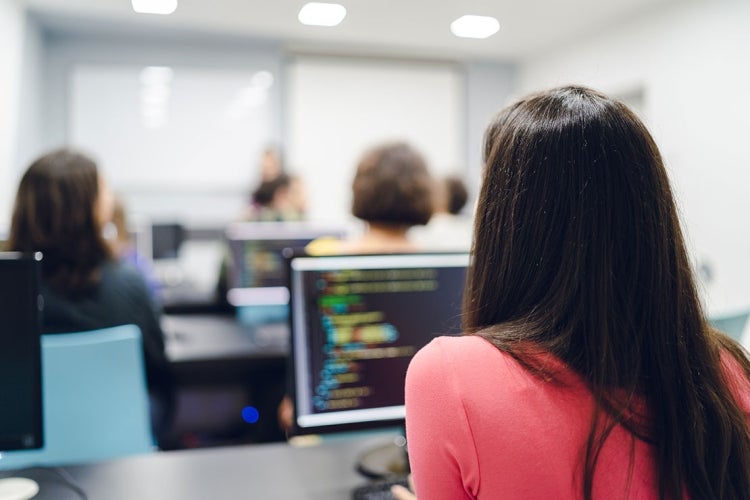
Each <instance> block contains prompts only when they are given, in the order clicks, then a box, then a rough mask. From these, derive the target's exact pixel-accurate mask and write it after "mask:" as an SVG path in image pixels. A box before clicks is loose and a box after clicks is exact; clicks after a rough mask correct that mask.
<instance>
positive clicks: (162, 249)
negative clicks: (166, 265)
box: [151, 223, 185, 260]
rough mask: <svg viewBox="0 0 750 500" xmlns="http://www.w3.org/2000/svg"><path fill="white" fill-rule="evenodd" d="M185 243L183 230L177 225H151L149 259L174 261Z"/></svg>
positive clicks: (180, 225)
mask: <svg viewBox="0 0 750 500" xmlns="http://www.w3.org/2000/svg"><path fill="white" fill-rule="evenodd" d="M184 241H185V228H184V227H183V226H182V224H177V223H154V224H151V258H152V259H153V260H165V259H170V260H171V259H176V258H178V257H179V253H180V247H181V246H182V243H183V242H184Z"/></svg>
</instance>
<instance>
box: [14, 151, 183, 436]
mask: <svg viewBox="0 0 750 500" xmlns="http://www.w3.org/2000/svg"><path fill="white" fill-rule="evenodd" d="M111 217H112V194H111V193H110V191H109V189H108V187H107V184H106V182H105V181H104V179H103V178H102V177H101V175H100V174H99V172H98V170H97V167H96V164H95V163H94V162H93V161H92V160H91V159H90V158H87V157H86V156H84V155H82V154H80V153H77V152H74V151H70V150H67V149H60V150H57V151H53V152H51V153H49V154H46V155H44V156H42V157H40V158H38V159H37V160H36V161H34V163H32V164H31V166H30V167H29V168H28V169H27V170H26V172H25V173H24V175H23V177H22V178H21V182H20V185H19V186H18V193H17V195H16V201H15V207H14V209H13V217H12V222H11V228H10V238H9V242H8V244H9V249H10V250H15V251H20V252H36V251H40V252H42V253H43V254H44V259H43V261H42V294H43V296H44V312H43V317H42V331H43V333H47V334H49V333H65V332H78V331H85V330H94V329H100V328H107V327H112V326H117V325H124V324H130V323H134V324H136V325H138V327H139V328H140V329H141V333H142V336H143V348H144V357H145V365H146V379H147V382H148V386H149V389H150V390H151V391H152V394H154V395H155V396H156V397H157V401H158V403H160V406H161V411H168V408H170V406H171V401H172V399H171V398H172V396H173V394H172V375H171V372H170V369H169V365H168V364H167V359H166V356H165V353H164V338H163V335H162V330H161V327H160V325H159V314H158V311H157V310H156V308H155V307H154V304H153V302H152V300H151V296H150V294H149V291H148V288H147V286H146V283H145V282H144V280H143V278H142V277H141V276H140V274H138V272H137V271H136V270H135V269H133V268H131V267H130V266H126V265H123V264H122V263H120V262H119V261H118V259H117V258H115V256H114V254H113V251H112V248H111V246H110V245H109V244H108V243H107V242H106V241H105V240H104V238H103V235H102V232H103V227H104V225H105V224H106V223H107V222H108V221H109V220H110V219H111ZM155 418H158V416H155ZM155 423H156V424H159V423H161V422H155ZM156 430H157V431H158V430H159V429H156Z"/></svg>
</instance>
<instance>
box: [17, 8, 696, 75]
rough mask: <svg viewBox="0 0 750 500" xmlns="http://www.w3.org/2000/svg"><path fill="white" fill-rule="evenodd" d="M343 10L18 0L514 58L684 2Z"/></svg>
mask: <svg viewBox="0 0 750 500" xmlns="http://www.w3.org/2000/svg"><path fill="white" fill-rule="evenodd" d="M326 1H338V2H340V3H342V4H343V5H344V6H345V7H346V9H347V15H346V18H345V19H344V22H343V23H342V24H341V25H339V26H338V27H335V28H322V27H311V26H303V25H301V24H300V23H299V22H298V21H297V13H298V12H299V9H300V7H301V6H302V5H303V4H304V3H306V0H179V6H178V8H177V11H176V12H175V13H174V14H172V15H170V16H153V15H148V16H147V15H143V14H136V13H134V12H133V11H132V9H131V6H130V0H26V3H27V4H28V5H29V6H30V7H31V9H32V10H33V11H34V12H36V13H38V14H40V15H41V18H42V19H43V20H46V21H47V22H52V23H54V22H55V21H56V20H58V19H65V20H68V22H70V20H73V21H74V22H75V24H76V25H77V26H88V27H95V26H96V25H97V24H99V25H101V24H104V25H117V26H119V27H120V28H121V29H126V30H128V29H139V30H142V29H153V30H155V31H159V32H164V31H169V30H175V31H182V32H184V31H185V30H190V31H195V32H199V33H203V34H221V35H223V36H227V35H228V36H237V35H239V36H250V37H261V38H272V39H278V40H281V41H282V42H283V43H284V45H285V47H286V48H287V49H288V50H290V51H323V52H344V53H347V52H349V53H360V54H362V53H364V54H366V53H371V54H386V55H387V54H403V55H412V56H429V57H439V58H488V59H498V60H508V61H512V60H517V59H520V58H523V57H526V56H529V55H531V54H535V53H539V52H543V51H545V50H549V49H550V48H552V47H555V46H558V45H560V44H564V43H566V42H569V41H572V40H574V39H576V38H578V37H582V36H586V35H589V34H592V33H596V32H600V31H602V30H606V29H611V28H612V27H614V26H616V25H617V24H619V23H621V22H624V21H629V20H632V19H634V18H638V17H640V16H648V15H649V14H650V13H652V12H654V11H656V10H658V9H662V8H664V7H665V6H667V5H674V4H679V3H684V2H685V0H326ZM464 14H480V15H490V16H494V17H496V18H497V19H498V20H499V21H500V31H499V32H498V33H497V34H496V35H494V36H493V37H490V38H489V39H485V40H469V39H459V38H456V37H454V36H453V35H452V34H451V33H450V30H449V25H450V23H451V21H453V20H454V19H456V18H457V17H460V16H461V15H464Z"/></svg>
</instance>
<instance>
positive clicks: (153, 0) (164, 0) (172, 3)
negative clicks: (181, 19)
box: [131, 0, 177, 14]
mask: <svg viewBox="0 0 750 500" xmlns="http://www.w3.org/2000/svg"><path fill="white" fill-rule="evenodd" d="M131 2H132V4H133V10H134V11H136V12H137V13H139V14H171V13H172V12H174V11H175V10H177V0H131Z"/></svg>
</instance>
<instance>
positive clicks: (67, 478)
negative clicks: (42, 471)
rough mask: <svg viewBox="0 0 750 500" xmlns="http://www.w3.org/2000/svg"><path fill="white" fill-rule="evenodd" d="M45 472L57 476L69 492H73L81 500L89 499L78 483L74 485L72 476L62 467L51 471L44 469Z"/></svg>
mask: <svg viewBox="0 0 750 500" xmlns="http://www.w3.org/2000/svg"><path fill="white" fill-rule="evenodd" d="M46 470H49V471H50V472H54V473H55V474H57V475H58V476H59V477H60V479H62V481H63V483H64V484H65V485H66V486H67V487H68V488H70V489H71V490H73V491H75V492H76V494H78V496H79V497H80V498H81V500H88V498H89V497H88V495H86V492H85V491H84V490H83V488H82V487H81V486H80V485H79V484H78V483H76V481H75V479H73V476H71V475H70V473H69V472H68V471H66V470H65V469H63V468H62V467H54V468H52V469H46Z"/></svg>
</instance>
